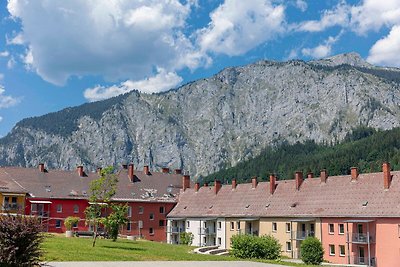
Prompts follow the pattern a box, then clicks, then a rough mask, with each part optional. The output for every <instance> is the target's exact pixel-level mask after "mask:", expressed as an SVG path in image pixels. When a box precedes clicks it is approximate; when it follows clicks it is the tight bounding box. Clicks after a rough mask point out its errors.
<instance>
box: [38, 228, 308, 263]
mask: <svg viewBox="0 0 400 267" xmlns="http://www.w3.org/2000/svg"><path fill="white" fill-rule="evenodd" d="M42 247H43V250H44V253H45V254H44V256H43V259H42V261H44V262H49V261H210V260H211V261H233V260H234V261H237V260H240V259H237V258H234V257H231V256H214V255H200V254H194V253H192V250H193V247H189V246H184V245H170V244H165V243H158V242H151V241H145V240H138V241H132V240H127V239H118V241H116V242H112V241H111V240H109V239H97V241H96V246H95V247H94V248H93V247H92V239H91V238H77V237H74V238H66V237H64V235H56V234H49V235H47V237H46V239H45V241H44V243H43V246H42ZM257 261H260V262H268V263H275V264H282V265H286V266H297V267H312V266H310V265H304V264H295V263H287V262H276V261H268V260H257Z"/></svg>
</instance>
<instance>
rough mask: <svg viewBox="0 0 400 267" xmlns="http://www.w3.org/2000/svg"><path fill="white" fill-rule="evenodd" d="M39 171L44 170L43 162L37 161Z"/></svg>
mask: <svg viewBox="0 0 400 267" xmlns="http://www.w3.org/2000/svg"><path fill="white" fill-rule="evenodd" d="M39 171H40V172H44V163H39Z"/></svg>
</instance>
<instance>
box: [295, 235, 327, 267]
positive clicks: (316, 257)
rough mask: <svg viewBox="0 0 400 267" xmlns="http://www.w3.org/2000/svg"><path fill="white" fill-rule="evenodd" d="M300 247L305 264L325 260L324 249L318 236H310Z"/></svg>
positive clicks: (316, 263) (315, 263)
mask: <svg viewBox="0 0 400 267" xmlns="http://www.w3.org/2000/svg"><path fill="white" fill-rule="evenodd" d="M300 249H301V259H302V260H303V262H304V263H305V264H314V265H319V264H321V262H322V261H323V260H324V249H323V247H322V244H321V241H319V240H318V238H315V237H308V238H307V239H306V240H304V241H303V242H302V243H301V246H300Z"/></svg>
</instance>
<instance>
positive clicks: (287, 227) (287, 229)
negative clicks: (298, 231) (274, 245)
mask: <svg viewBox="0 0 400 267" xmlns="http://www.w3.org/2000/svg"><path fill="white" fill-rule="evenodd" d="M286 233H290V223H286Z"/></svg>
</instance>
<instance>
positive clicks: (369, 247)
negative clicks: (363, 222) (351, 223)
mask: <svg viewBox="0 0 400 267" xmlns="http://www.w3.org/2000/svg"><path fill="white" fill-rule="evenodd" d="M367 242H368V266H371V246H370V242H369V222H368V223H367Z"/></svg>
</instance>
